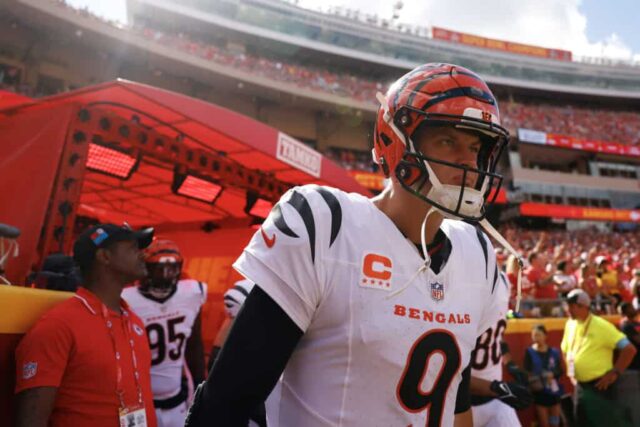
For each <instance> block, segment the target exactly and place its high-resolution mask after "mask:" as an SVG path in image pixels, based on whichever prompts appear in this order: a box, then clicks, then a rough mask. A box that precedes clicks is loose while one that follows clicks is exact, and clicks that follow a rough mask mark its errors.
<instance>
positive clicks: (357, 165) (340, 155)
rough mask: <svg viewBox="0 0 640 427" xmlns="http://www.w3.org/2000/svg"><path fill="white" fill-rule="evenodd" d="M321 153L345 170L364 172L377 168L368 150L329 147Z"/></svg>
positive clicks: (373, 170) (374, 170)
mask: <svg viewBox="0 0 640 427" xmlns="http://www.w3.org/2000/svg"><path fill="white" fill-rule="evenodd" d="M323 154H324V155H325V156H327V157H328V158H329V159H331V160H333V161H334V162H336V163H338V164H339V165H340V166H342V167H343V168H345V169H347V170H360V171H365V172H376V171H377V170H378V165H376V164H375V163H374V162H373V160H372V155H371V152H370V151H362V150H350V149H347V148H338V147H329V149H328V150H326V151H325V152H324V153H323Z"/></svg>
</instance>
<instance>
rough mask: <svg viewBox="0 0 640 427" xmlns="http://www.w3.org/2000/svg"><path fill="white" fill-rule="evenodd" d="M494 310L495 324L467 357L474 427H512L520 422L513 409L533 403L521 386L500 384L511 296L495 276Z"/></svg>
mask: <svg viewBox="0 0 640 427" xmlns="http://www.w3.org/2000/svg"><path fill="white" fill-rule="evenodd" d="M493 294H494V298H495V301H496V308H497V310H496V311H495V313H494V316H495V318H496V322H495V323H494V324H493V325H492V326H491V327H490V328H489V329H487V330H486V331H485V332H484V333H483V334H482V335H480V337H478V341H477V342H476V347H475V349H474V350H473V353H471V393H472V396H471V405H472V406H471V409H472V412H473V425H474V426H476V427H516V426H520V425H521V424H520V421H519V419H518V415H517V414H516V411H515V409H524V408H526V407H527V406H529V405H531V403H533V396H532V395H531V393H530V392H529V390H528V389H527V388H526V387H524V386H523V385H521V384H518V383H515V382H511V383H506V382H504V381H502V367H503V365H506V364H507V362H508V361H507V358H506V356H508V355H507V354H505V353H504V349H505V348H507V346H506V345H505V344H506V343H503V336H504V331H505V329H506V328H507V320H506V316H507V311H508V310H509V297H510V295H511V291H510V286H509V279H508V278H507V276H506V274H504V272H502V271H500V272H499V279H498V282H497V283H496V284H495V289H494V290H493Z"/></svg>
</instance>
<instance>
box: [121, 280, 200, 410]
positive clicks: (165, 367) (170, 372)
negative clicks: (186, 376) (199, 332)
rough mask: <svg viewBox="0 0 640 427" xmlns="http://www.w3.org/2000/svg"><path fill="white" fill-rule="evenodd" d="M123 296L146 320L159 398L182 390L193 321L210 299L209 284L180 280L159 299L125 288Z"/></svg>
mask: <svg viewBox="0 0 640 427" xmlns="http://www.w3.org/2000/svg"><path fill="white" fill-rule="evenodd" d="M122 298H123V299H124V300H125V301H127V304H129V307H131V309H132V310H133V312H134V313H136V314H137V315H138V317H140V318H141V319H142V321H143V322H144V326H145V328H146V330H147V336H148V338H149V347H150V348H151V389H152V391H153V397H154V399H156V400H161V399H167V398H169V397H173V396H175V395H176V394H178V393H179V392H180V387H181V381H182V369H183V366H184V364H185V361H184V351H185V347H186V343H187V339H189V337H190V336H191V330H192V328H193V322H194V321H195V319H196V317H197V316H198V313H199V311H200V307H201V306H202V304H204V303H205V301H206V299H207V285H206V284H205V283H201V282H198V281H196V280H191V279H187V280H180V281H179V282H178V284H177V286H176V291H175V292H174V294H173V295H171V296H170V297H169V298H168V299H167V300H165V301H163V302H160V301H156V300H155V299H152V298H150V297H148V296H145V295H143V294H142V293H140V291H139V290H138V288H137V287H130V288H126V289H125V290H124V291H123V292H122Z"/></svg>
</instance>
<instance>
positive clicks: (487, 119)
mask: <svg viewBox="0 0 640 427" xmlns="http://www.w3.org/2000/svg"><path fill="white" fill-rule="evenodd" d="M482 120H484V121H485V122H491V113H490V112H488V111H483V112H482Z"/></svg>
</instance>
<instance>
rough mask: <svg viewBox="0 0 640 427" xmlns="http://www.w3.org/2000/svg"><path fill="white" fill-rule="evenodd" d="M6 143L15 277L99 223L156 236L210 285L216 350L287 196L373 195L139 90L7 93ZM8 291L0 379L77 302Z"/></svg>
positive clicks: (0, 185) (3, 389)
mask: <svg viewBox="0 0 640 427" xmlns="http://www.w3.org/2000/svg"><path fill="white" fill-rule="evenodd" d="M0 141H2V143H1V144H0V159H1V160H0V165H2V171H3V175H4V177H5V179H3V180H2V182H0V204H1V205H2V206H3V209H2V218H0V222H3V223H7V224H10V225H13V226H16V227H18V228H19V229H20V230H21V231H22V234H21V236H20V237H19V239H18V242H19V245H20V251H19V255H18V256H17V257H16V258H12V259H11V260H10V261H9V263H8V265H7V269H6V277H7V278H8V279H9V281H10V282H11V283H13V284H17V285H22V284H25V283H26V278H27V277H28V275H29V273H30V272H31V271H34V270H37V269H38V268H39V265H40V263H41V262H42V260H43V259H44V258H45V257H46V256H47V255H48V254H50V253H55V252H65V253H70V252H71V248H72V244H73V241H74V239H75V237H76V236H77V235H78V234H79V233H80V232H81V231H82V230H83V229H84V228H86V227H87V226H89V225H91V224H92V223H96V222H112V223H116V224H119V223H123V222H125V221H126V222H127V223H129V224H130V225H131V226H133V227H143V226H153V227H155V228H156V235H159V236H162V237H164V238H169V239H172V240H174V241H176V242H177V244H178V245H179V247H180V248H181V251H182V252H183V255H184V256H185V269H184V272H185V274H186V275H187V276H191V277H195V278H198V279H199V280H202V281H205V282H207V283H208V284H209V288H208V289H209V295H208V299H207V304H206V305H205V306H204V307H203V314H202V321H203V340H204V342H205V346H210V345H211V343H212V342H213V339H214V337H215V333H216V331H217V329H218V328H219V326H220V324H221V323H222V321H223V319H224V313H223V304H222V295H223V293H224V291H225V290H226V289H227V288H228V287H229V286H230V285H231V284H232V283H233V282H234V281H235V280H237V279H239V277H240V276H239V275H238V274H237V273H235V272H234V271H233V269H232V268H231V264H232V262H233V261H234V260H235V259H236V258H237V257H238V256H239V255H240V253H241V251H242V249H243V248H244V246H245V245H246V244H247V242H248V241H249V239H250V238H251V236H252V234H253V233H254V231H255V226H256V225H257V224H259V223H261V222H262V221H263V219H264V218H265V217H266V216H267V215H268V213H269V211H270V209H271V207H272V205H273V204H274V203H276V202H277V200H278V199H279V198H280V196H281V195H282V194H283V193H284V192H285V191H286V190H287V189H289V188H290V187H292V186H295V185H303V184H319V185H330V186H333V187H337V188H340V189H342V190H345V191H349V192H357V193H361V194H370V193H369V191H368V190H367V189H365V188H364V187H362V186H361V185H360V184H358V183H357V182H356V181H355V179H354V178H353V177H352V176H351V175H349V174H348V173H347V172H346V171H345V170H344V169H342V168H341V167H339V166H337V165H335V164H334V163H333V162H331V161H330V160H328V159H327V158H324V157H323V156H322V155H321V154H320V153H318V152H317V151H315V150H313V149H311V148H309V147H307V146H305V145H304V144H302V143H301V142H299V141H297V140H295V139H294V138H292V137H290V136H288V135H286V134H284V133H282V132H279V131H278V130H276V129H274V128H271V127H269V126H267V125H264V124H262V123H260V122H257V121H255V120H253V119H250V118H248V117H246V116H243V115H241V114H238V113H234V112H231V111H229V110H227V109H224V108H221V107H219V106H216V105H213V104H210V103H206V102H203V101H200V100H196V99H193V98H190V97H187V96H184V95H180V94H177V93H174V92H170V91H166V90H161V89H158V88H155V87H151V86H146V85H142V84H138V83H134V82H130V81H123V80H117V81H114V82H109V83H104V84H100V85H96V86H92V87H87V88H83V89H80V90H76V91H73V92H68V93H64V94H61V95H55V96H51V97H46V98H41V99H38V100H33V99H30V98H25V97H22V96H19V95H14V94H10V93H7V92H1V93H0ZM0 293H1V294H0V310H2V312H3V319H4V320H2V321H0V371H2V372H0V376H2V377H3V378H5V379H13V374H14V372H12V371H13V363H14V362H13V359H12V358H13V349H14V348H15V346H16V345H17V343H18V341H19V339H20V338H21V337H22V335H23V334H24V333H25V332H26V331H27V330H28V328H29V326H30V325H31V324H33V322H34V321H35V320H36V319H37V318H38V317H39V316H40V315H41V314H42V313H43V311H44V310H46V309H47V308H49V307H51V306H52V305H53V304H56V303H57V302H59V301H60V300H61V299H64V298H67V297H68V296H69V295H70V294H65V293H61V292H52V291H45V290H39V289H30V288H24V287H22V286H2V287H0ZM205 325H206V326H205ZM12 388H13V384H11V381H9V383H7V382H6V381H3V382H2V383H1V384H0V412H3V413H4V412H5V409H6V410H7V411H10V410H11V407H10V402H11V401H12ZM7 405H9V406H7Z"/></svg>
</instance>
